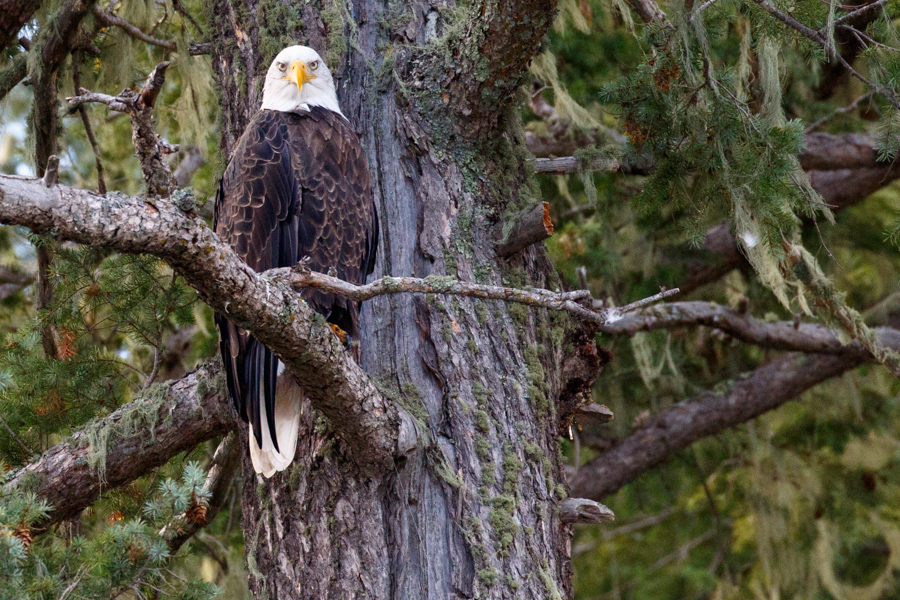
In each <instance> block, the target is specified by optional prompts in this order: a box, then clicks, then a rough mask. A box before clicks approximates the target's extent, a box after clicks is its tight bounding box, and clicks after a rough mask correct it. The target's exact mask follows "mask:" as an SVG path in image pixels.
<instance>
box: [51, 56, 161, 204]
mask: <svg viewBox="0 0 900 600" xmlns="http://www.w3.org/2000/svg"><path fill="white" fill-rule="evenodd" d="M168 68H169V63H168V62H161V63H159V64H158V65H156V67H155V68H154V69H153V71H152V72H151V73H150V75H149V76H148V77H147V81H146V82H145V83H144V86H143V87H142V88H141V91H140V92H133V91H131V90H124V91H122V93H121V94H119V95H118V96H109V95H107V94H98V93H95V92H90V91H88V90H85V89H84V88H80V89H79V90H78V92H79V94H80V95H79V96H75V97H71V98H66V100H67V101H68V102H69V104H70V105H71V106H73V107H78V108H80V107H82V106H83V105H84V104H85V103H87V102H98V103H100V104H104V105H106V106H108V107H109V108H111V109H112V110H116V111H119V112H124V113H127V114H128V115H129V117H131V140H132V142H134V151H135V153H136V154H137V157H138V160H139V161H140V163H141V173H142V175H143V176H144V181H145V182H146V184H147V193H148V194H149V195H151V196H157V197H161V196H168V195H169V194H170V193H171V192H172V191H173V190H174V189H175V181H174V179H173V178H172V173H171V171H170V170H169V166H168V164H167V163H166V161H165V160H163V156H165V155H166V154H169V153H170V149H169V148H168V147H167V145H166V144H165V143H164V142H163V141H162V138H161V137H160V136H159V135H158V134H157V133H156V131H155V129H154V127H153V105H154V104H155V103H156V98H157V96H158V95H159V92H160V90H161V89H162V86H163V84H164V83H165V81H166V69H168Z"/></svg>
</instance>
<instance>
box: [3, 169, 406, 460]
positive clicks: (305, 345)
mask: <svg viewBox="0 0 900 600" xmlns="http://www.w3.org/2000/svg"><path fill="white" fill-rule="evenodd" d="M0 222H3V223H6V224H9V225H22V226H24V227H28V228H30V229H31V230H33V231H35V232H36V233H44V234H53V235H55V236H56V237H58V238H60V239H65V240H70V241H73V242H77V243H80V244H88V245H94V246H106V247H108V248H111V249H113V250H117V251H119V252H126V253H132V254H150V255H153V256H157V257H159V258H161V259H163V260H165V261H166V262H168V263H169V264H170V265H171V266H172V268H173V269H174V270H175V272H176V273H178V274H179V275H181V276H182V277H184V279H185V281H186V282H187V283H188V285H191V286H192V287H194V288H195V289H196V290H197V291H198V293H199V294H200V297H201V298H202V299H203V300H204V301H205V302H206V303H207V304H209V306H210V307H212V308H213V309H214V310H216V311H218V312H220V313H222V314H224V315H226V316H227V317H228V318H229V319H231V320H232V321H233V322H234V323H235V324H236V325H238V326H239V327H242V328H244V329H247V330H248V331H250V332H251V333H252V334H253V335H254V336H255V337H256V338H257V339H258V340H260V341H261V342H262V343H264V344H266V345H267V346H268V347H269V348H270V349H271V350H272V351H273V352H274V353H275V354H276V355H277V356H278V357H279V358H280V359H281V360H282V361H283V362H284V363H285V365H287V367H288V369H289V370H290V371H291V372H292V373H293V374H294V375H295V376H296V377H297V380H298V381H299V382H300V384H301V386H302V387H303V389H304V391H305V392H306V395H307V397H308V398H309V399H310V401H311V402H312V404H313V406H314V407H315V408H317V409H318V410H320V411H322V413H323V414H325V416H326V417H328V419H329V420H330V421H331V423H332V425H333V427H334V429H335V431H336V432H337V433H338V435H339V436H340V437H341V438H342V439H343V441H344V442H345V443H346V445H347V447H348V448H349V450H350V453H351V454H352V455H353V457H354V458H355V459H356V460H357V461H358V462H360V463H361V464H363V465H367V466H376V465H378V466H380V467H389V466H390V465H392V464H393V457H394V454H395V453H397V452H401V453H405V452H407V451H409V450H410V449H412V448H413V447H415V445H416V443H417V439H416V436H415V432H414V428H413V426H412V421H411V419H410V418H409V417H408V416H407V415H406V414H405V413H404V412H402V411H401V410H400V409H399V408H398V407H397V406H396V405H395V404H394V403H392V402H390V401H389V400H387V399H386V398H384V397H383V396H382V395H381V393H380V392H378V390H377V389H376V388H375V386H374V385H373V384H372V382H371V381H370V380H369V378H368V377H367V376H366V374H365V373H364V372H363V371H362V369H361V368H360V367H359V365H357V364H356V362H354V360H353V359H352V357H351V356H350V354H349V353H347V352H344V350H343V347H342V346H341V344H340V342H339V341H338V339H337V338H336V337H335V335H334V333H333V332H332V330H331V329H330V328H329V327H327V326H326V325H325V324H324V323H323V322H322V321H321V317H320V316H319V315H318V314H317V313H315V312H314V311H313V310H312V309H310V308H309V306H308V305H307V304H306V303H305V302H303V301H302V300H301V299H300V298H299V297H298V296H297V294H296V293H294V291H293V290H291V289H290V288H289V287H287V286H285V285H282V284H280V283H278V282H277V281H276V280H275V278H273V277H271V276H261V275H260V274H258V273H256V272H254V271H253V270H252V269H250V268H249V267H248V266H247V265H246V264H245V263H244V262H243V261H242V260H241V259H240V258H238V256H237V255H236V254H235V253H234V252H233V251H232V250H231V248H230V247H228V245H227V244H225V243H224V242H222V241H221V240H220V239H219V238H218V237H217V236H216V235H215V234H214V233H213V232H212V231H211V230H210V229H209V228H208V227H207V226H206V224H205V223H204V222H203V221H202V220H200V219H198V218H193V217H188V216H187V215H185V214H184V213H182V212H181V211H179V210H178V209H177V208H176V207H175V206H174V205H173V204H172V203H171V202H169V201H168V200H164V199H161V200H157V201H155V202H147V201H144V200H142V199H138V198H131V197H128V196H124V195H122V194H115V195H112V194H110V195H107V196H99V195H97V194H94V193H92V192H88V191H85V190H79V189H75V188H70V187H67V186H62V185H58V186H56V187H54V188H52V189H47V188H46V187H44V186H43V184H42V183H41V182H40V181H38V180H35V179H31V178H23V177H13V176H6V175H4V176H0Z"/></svg>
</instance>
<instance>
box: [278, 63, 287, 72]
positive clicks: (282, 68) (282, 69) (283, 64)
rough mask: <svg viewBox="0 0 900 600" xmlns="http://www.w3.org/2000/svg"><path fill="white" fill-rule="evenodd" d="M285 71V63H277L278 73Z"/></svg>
mask: <svg viewBox="0 0 900 600" xmlns="http://www.w3.org/2000/svg"><path fill="white" fill-rule="evenodd" d="M285 69H287V64H286V63H283V62H280V63H278V70H279V71H284V70H285Z"/></svg>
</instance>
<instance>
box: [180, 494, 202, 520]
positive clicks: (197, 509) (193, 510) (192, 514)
mask: <svg viewBox="0 0 900 600" xmlns="http://www.w3.org/2000/svg"><path fill="white" fill-rule="evenodd" d="M184 516H185V518H186V519H187V520H188V521H190V522H191V523H193V524H194V525H200V526H201V527H202V526H203V525H206V505H205V504H203V503H201V502H199V501H198V500H197V496H196V495H194V494H192V495H191V507H190V508H189V509H188V510H187V512H186V513H184Z"/></svg>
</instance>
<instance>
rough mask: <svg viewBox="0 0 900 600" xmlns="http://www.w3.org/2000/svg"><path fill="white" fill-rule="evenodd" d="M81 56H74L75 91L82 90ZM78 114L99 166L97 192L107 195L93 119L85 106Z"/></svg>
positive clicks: (80, 105)
mask: <svg viewBox="0 0 900 600" xmlns="http://www.w3.org/2000/svg"><path fill="white" fill-rule="evenodd" d="M81 56H82V54H81V53H80V52H78V53H75V54H73V55H72V84H73V85H74V87H75V89H76V90H78V89H81V67H80V62H81ZM78 114H79V115H80V116H81V124H82V125H84V134H85V135H86V136H87V139H88V142H89V143H90V145H91V151H92V152H93V153H94V162H95V164H96V165H97V191H98V192H100V193H101V194H105V193H106V178H105V177H104V176H103V160H102V157H101V155H100V146H99V145H98V144H97V138H96V137H95V136H94V128H93V127H91V119H90V118H89V117H88V113H87V108H85V106H84V104H79V105H78Z"/></svg>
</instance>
